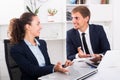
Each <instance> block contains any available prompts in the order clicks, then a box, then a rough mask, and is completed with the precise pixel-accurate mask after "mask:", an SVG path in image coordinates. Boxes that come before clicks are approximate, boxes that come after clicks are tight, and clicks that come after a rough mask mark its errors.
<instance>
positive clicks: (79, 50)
mask: <svg viewBox="0 0 120 80" xmlns="http://www.w3.org/2000/svg"><path fill="white" fill-rule="evenodd" d="M71 16H72V22H73V25H74V28H72V29H70V30H69V31H67V58H68V59H69V60H73V59H75V58H88V57H91V56H92V57H94V60H95V61H100V60H101V59H102V56H103V55H104V54H105V52H106V51H107V50H110V44H109V42H108V39H107V36H106V33H105V31H104V29H103V26H101V25H95V24H89V20H90V11H89V9H88V8H87V7H85V6H77V7H75V8H74V9H73V10H72V12H71ZM82 35H84V37H83V36H82ZM85 41H86V43H85ZM86 47H87V48H88V50H86Z"/></svg>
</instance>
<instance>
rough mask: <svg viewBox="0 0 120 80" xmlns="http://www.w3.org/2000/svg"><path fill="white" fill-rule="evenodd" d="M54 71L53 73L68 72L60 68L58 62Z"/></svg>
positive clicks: (60, 65)
mask: <svg viewBox="0 0 120 80" xmlns="http://www.w3.org/2000/svg"><path fill="white" fill-rule="evenodd" d="M54 71H55V72H63V73H65V72H68V70H67V69H66V68H63V67H62V64H61V63H60V62H58V63H57V64H56V65H55V66H54Z"/></svg>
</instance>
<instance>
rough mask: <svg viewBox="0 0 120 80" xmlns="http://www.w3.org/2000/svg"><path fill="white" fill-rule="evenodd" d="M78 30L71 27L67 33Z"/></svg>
mask: <svg viewBox="0 0 120 80" xmlns="http://www.w3.org/2000/svg"><path fill="white" fill-rule="evenodd" d="M76 31H77V30H76V29H74V28H72V29H69V30H68V31H67V33H68V34H70V33H73V32H76Z"/></svg>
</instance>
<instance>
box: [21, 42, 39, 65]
mask: <svg viewBox="0 0 120 80" xmlns="http://www.w3.org/2000/svg"><path fill="white" fill-rule="evenodd" d="M22 46H23V47H24V50H25V52H26V55H27V58H29V60H32V61H34V63H37V64H38V61H37V59H36V58H35V56H34V55H33V53H32V51H31V50H30V48H29V47H28V46H27V44H26V43H25V42H24V41H23V43H22Z"/></svg>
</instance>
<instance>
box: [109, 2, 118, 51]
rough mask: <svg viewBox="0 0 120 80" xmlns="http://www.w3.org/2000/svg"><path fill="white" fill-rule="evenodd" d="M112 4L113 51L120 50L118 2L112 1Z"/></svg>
mask: <svg viewBox="0 0 120 80" xmlns="http://www.w3.org/2000/svg"><path fill="white" fill-rule="evenodd" d="M111 3H112V4H113V26H112V27H113V49H119V50H120V36H119V35H120V9H119V7H120V0H112V2H111Z"/></svg>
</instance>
